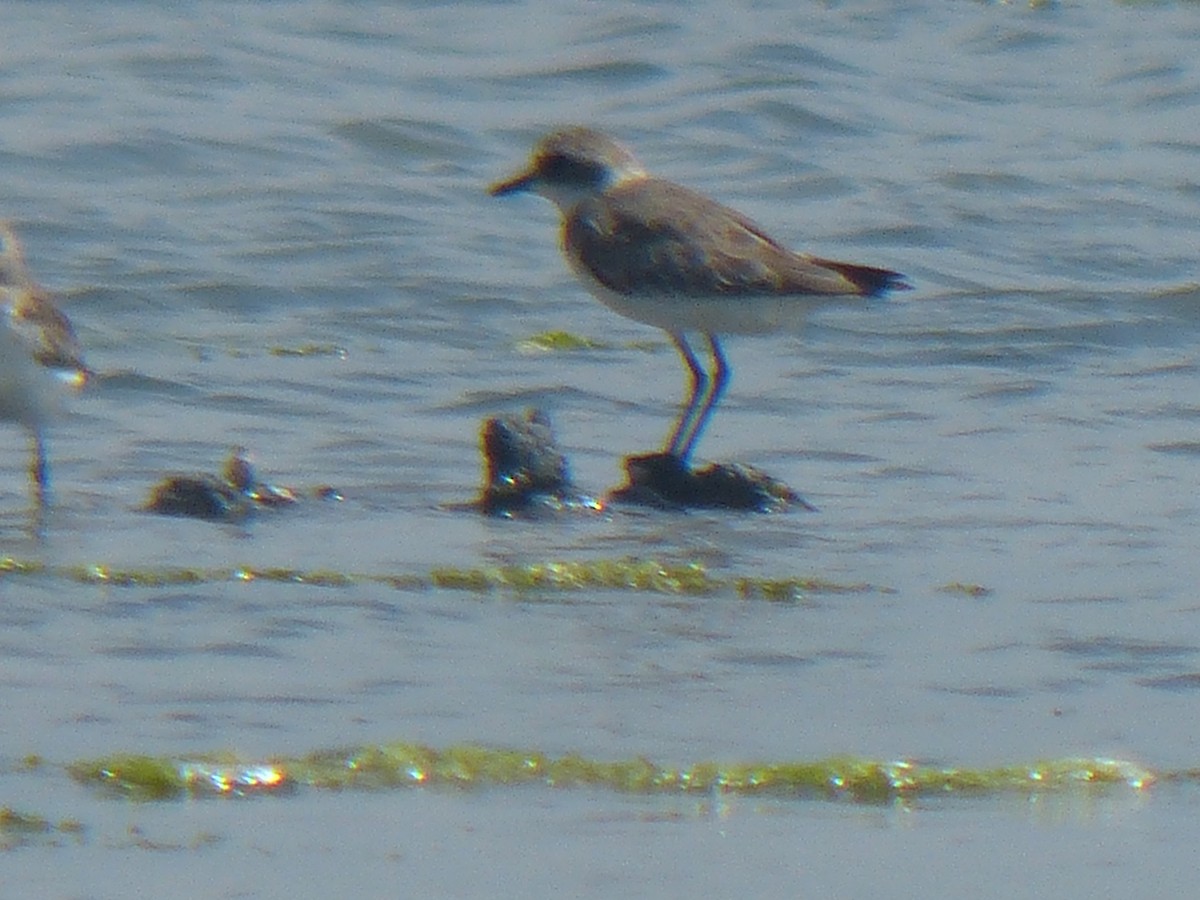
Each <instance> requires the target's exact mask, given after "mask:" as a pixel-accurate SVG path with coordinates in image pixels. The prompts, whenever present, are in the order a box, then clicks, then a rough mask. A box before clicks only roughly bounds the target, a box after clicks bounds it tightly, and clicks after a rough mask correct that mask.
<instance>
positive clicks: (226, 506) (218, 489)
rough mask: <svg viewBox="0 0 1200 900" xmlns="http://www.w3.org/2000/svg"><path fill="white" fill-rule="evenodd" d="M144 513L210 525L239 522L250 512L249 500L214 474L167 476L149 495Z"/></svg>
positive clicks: (252, 505)
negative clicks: (179, 517) (202, 521)
mask: <svg viewBox="0 0 1200 900" xmlns="http://www.w3.org/2000/svg"><path fill="white" fill-rule="evenodd" d="M145 508H146V511H147V512H152V513H158V514H159V515H163V516H187V517H188V518H191V519H208V520H210V521H214V522H240V521H241V520H242V519H244V518H246V517H247V516H248V515H250V513H251V512H252V511H253V509H254V504H253V503H251V502H250V498H249V497H247V496H246V495H245V494H243V493H241V492H240V491H238V490H236V489H235V488H234V487H233V486H232V485H230V484H229V483H228V482H226V481H222V480H221V479H220V478H217V477H216V476H215V475H171V476H168V477H166V478H164V479H163V480H162V481H160V482H159V483H158V484H157V485H155V486H154V490H153V491H151V492H150V499H149V500H148V501H146V507H145Z"/></svg>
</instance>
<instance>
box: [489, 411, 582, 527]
mask: <svg viewBox="0 0 1200 900" xmlns="http://www.w3.org/2000/svg"><path fill="white" fill-rule="evenodd" d="M481 444H482V449H483V458H484V463H485V465H486V473H485V478H486V482H485V484H484V486H483V493H482V495H481V496H480V498H479V503H478V506H479V509H480V510H482V511H483V512H484V513H486V514H487V515H489V516H515V515H528V514H531V513H538V512H558V511H560V510H563V509H598V508H600V504H599V503H598V502H597V501H596V500H595V499H593V498H591V497H585V496H583V495H582V494H580V493H579V492H578V491H577V490H575V487H574V485H572V484H571V475H570V468H569V467H568V465H567V457H566V455H565V454H564V453H563V452H562V450H561V449H560V448H559V446H558V444H557V442H556V441H555V440H554V431H553V429H552V428H551V427H550V419H549V418H548V417H547V416H546V414H545V413H543V412H541V411H540V410H533V409H531V410H528V411H527V412H526V413H525V414H524V415H503V416H495V417H493V418H490V419H488V420H487V421H486V422H484V424H483V432H482V435H481Z"/></svg>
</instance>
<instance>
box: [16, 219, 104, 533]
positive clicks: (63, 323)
mask: <svg viewBox="0 0 1200 900" xmlns="http://www.w3.org/2000/svg"><path fill="white" fill-rule="evenodd" d="M0 310H3V314H4V323H3V325H4V327H2V328H0V419H3V420H6V421H9V422H18V423H20V424H21V425H24V426H25V429H26V430H27V431H28V432H29V442H30V447H31V450H32V460H31V462H30V464H29V475H30V478H31V479H32V480H33V490H34V500H35V503H36V504H37V508H38V509H39V510H41V509H44V508H45V505H46V499H47V492H48V489H49V485H50V471H49V467H48V465H47V463H46V442H45V437H44V434H43V429H44V426H45V423H46V422H47V420H49V419H50V418H51V417H52V416H53V415H54V414H55V413H56V412H57V411H58V409H59V407H60V405H61V397H60V394H61V390H60V388H61V385H62V383H64V382H65V383H66V384H68V385H71V386H73V387H76V388H78V387H82V386H83V385H84V383H85V382H86V381H87V378H88V375H89V374H91V373H90V372H89V370H88V368H87V366H85V365H84V363H83V359H82V356H81V352H80V348H79V342H78V341H77V340H76V338H75V331H74V329H73V328H72V327H71V322H70V320H69V319H68V318H67V317H66V316H65V315H63V313H62V312H61V311H60V310H59V309H58V307H56V306H55V305H54V301H53V300H52V299H51V297H50V295H49V294H48V293H46V291H44V290H43V289H42V288H41V287H39V286H38V284H37V283H36V282H35V281H34V280H33V278H32V277H31V276H30V274H29V269H28V268H27V267H26V265H25V254H24V252H23V251H22V249H21V243H20V241H18V240H17V236H16V233H15V232H14V231H13V229H12V226H11V225H10V224H9V223H8V222H4V221H0ZM56 382H57V383H56Z"/></svg>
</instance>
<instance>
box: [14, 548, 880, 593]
mask: <svg viewBox="0 0 1200 900" xmlns="http://www.w3.org/2000/svg"><path fill="white" fill-rule="evenodd" d="M16 578H48V579H59V580H65V581H70V582H74V583H76V584H85V585H103V586H105V587H118V588H139V587H142V588H145V587H151V588H162V587H173V586H182V585H193V586H194V585H203V584H226V583H230V582H240V583H244V584H252V583H255V582H268V583H274V584H295V585H306V586H309V587H320V588H348V587H354V586H357V585H372V584H373V585H381V586H385V587H390V588H392V589H394V590H399V591H427V590H450V591H465V592H468V593H473V594H489V593H495V592H505V593H509V594H514V595H518V596H520V595H523V594H532V593H575V592H580V591H596V590H605V591H618V592H625V593H632V594H659V595H679V596H693V597H704V596H711V595H719V594H726V595H731V596H736V597H740V598H742V599H760V600H769V601H776V602H777V601H802V600H803V599H804V598H805V597H808V596H812V595H814V594H849V593H856V594H857V593H888V592H890V589H889V588H882V587H877V586H875V585H870V584H864V583H855V584H840V583H838V582H834V581H828V580H826V579H822V578H815V577H788V578H766V577H749V576H738V577H726V578H723V577H720V576H717V575H714V574H712V573H711V572H709V571H708V569H707V567H705V566H704V564H703V563H700V562H681V563H665V562H661V561H659V560H654V559H640V558H635V557H620V558H616V559H593V560H565V561H549V562H534V563H527V564H524V565H509V566H491V567H486V568H478V567H439V568H435V569H432V570H430V571H429V572H427V573H425V574H405V573H394V574H388V573H383V574H362V573H354V572H342V571H338V570H335V569H307V570H306V569H293V568H287V567H282V566H276V567H259V566H252V565H245V566H234V567H231V568H208V569H205V568H191V567H187V566H161V567H156V568H143V569H134V568H116V567H113V566H108V565H104V564H103V563H93V564H75V565H67V566H50V565H45V564H43V563H40V562H35V561H28V560H19V559H14V558H12V557H4V558H0V581H3V580H5V579H16Z"/></svg>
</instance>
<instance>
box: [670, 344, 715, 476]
mask: <svg viewBox="0 0 1200 900" xmlns="http://www.w3.org/2000/svg"><path fill="white" fill-rule="evenodd" d="M671 341H672V342H673V343H674V344H675V349H677V350H678V351H679V355H680V356H682V357H683V364H684V365H685V366H687V370H688V376H689V385H690V392H689V394H688V398H687V402H686V403H684V405H683V409H681V410H680V411H679V419H678V420H677V421H676V422H675V429H674V430H673V431H672V432H671V436H670V437H669V438H668V439H667V443H666V445H665V446H664V447H663V452H664V453H669V454H670V455H671V456H678V457H680V458H681V459H684V458H686V456H687V452H686V450H684V451H682V452H681V449H680V448H681V445H683V444H685V443H686V442H687V438H688V435H689V434H690V433H691V431H692V424H691V423H692V420H693V419H694V418H695V417H696V411H697V410H698V409H699V408H700V403H701V400H702V399H703V398H704V395H705V393H706V392H707V391H708V373H707V372H705V371H704V369H703V368H702V367H701V365H700V363H699V361H697V359H696V354H695V353H693V352H692V348H691V347H690V346H688V342H687V338H685V337H684V336H683V335H682V334H672V335H671Z"/></svg>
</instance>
